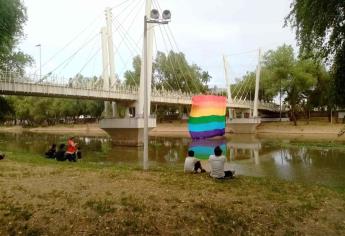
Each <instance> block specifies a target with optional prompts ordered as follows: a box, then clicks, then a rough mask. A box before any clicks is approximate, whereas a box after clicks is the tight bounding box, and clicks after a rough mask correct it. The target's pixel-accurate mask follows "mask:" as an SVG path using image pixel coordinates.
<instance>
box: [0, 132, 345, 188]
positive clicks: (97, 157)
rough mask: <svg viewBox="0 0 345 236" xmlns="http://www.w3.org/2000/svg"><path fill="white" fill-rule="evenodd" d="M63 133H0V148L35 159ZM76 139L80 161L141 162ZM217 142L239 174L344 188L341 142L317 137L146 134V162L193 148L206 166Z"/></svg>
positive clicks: (134, 155) (176, 157)
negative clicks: (198, 138)
mask: <svg viewBox="0 0 345 236" xmlns="http://www.w3.org/2000/svg"><path fill="white" fill-rule="evenodd" d="M67 138H68V136H65V135H51V134H38V133H21V134H10V133H0V152H5V153H7V156H8V158H9V159H10V158H11V153H15V152H22V153H32V154H38V155H37V158H44V157H43V153H44V152H45V151H46V150H47V149H48V148H49V146H50V145H51V144H52V143H56V144H60V143H66V140H67ZM76 142H78V143H79V144H80V146H81V148H82V153H83V161H87V162H97V163H107V164H112V163H113V164H119V165H121V164H126V165H133V166H143V165H144V163H143V160H142V156H143V154H142V152H143V149H142V148H135V147H116V146H113V145H112V144H111V140H110V139H108V138H107V137H101V138H100V137H82V136H81V137H77V138H76ZM318 144H320V145H318ZM216 145H220V146H221V147H222V149H223V150H224V153H226V157H227V164H226V168H229V169H232V170H235V171H236V173H237V174H239V175H250V176H271V177H275V178H280V179H285V180H291V181H301V182H306V183H318V184H323V185H327V186H332V187H341V188H345V143H337V145H336V147H325V145H322V143H321V142H320V141H318V143H315V142H313V141H309V140H307V139H302V140H295V139H291V138H283V139H279V140H278V139H274V138H260V137H258V136H248V135H236V136H229V137H226V138H224V139H216V140H209V141H207V142H200V141H198V142H193V141H192V140H191V139H189V138H171V137H150V143H149V162H148V163H147V165H148V166H149V167H157V166H163V167H166V166H169V167H171V168H176V169H180V170H181V169H183V163H184V158H185V156H186V153H187V151H188V149H193V150H194V151H195V152H196V155H197V156H199V157H200V158H201V159H202V164H203V165H204V166H205V167H206V169H208V168H209V167H208V163H207V155H208V154H207V152H210V150H212V149H213V147H214V146H216ZM330 146H332V145H330ZM52 162H54V160H52ZM0 164H1V163H0ZM71 164H72V163H71Z"/></svg>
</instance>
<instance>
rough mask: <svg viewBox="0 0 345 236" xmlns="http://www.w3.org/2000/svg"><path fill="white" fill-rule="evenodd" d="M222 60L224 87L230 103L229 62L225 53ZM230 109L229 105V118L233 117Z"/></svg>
mask: <svg viewBox="0 0 345 236" xmlns="http://www.w3.org/2000/svg"><path fill="white" fill-rule="evenodd" d="M223 61H224V73H225V81H226V88H227V95H228V104H229V106H230V104H232V97H231V87H230V86H231V83H230V78H229V63H228V60H227V58H226V56H225V55H223ZM231 111H232V109H231V108H230V107H229V118H230V120H231V119H233V116H232V112H231Z"/></svg>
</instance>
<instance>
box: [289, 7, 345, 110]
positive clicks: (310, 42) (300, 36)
mask: <svg viewBox="0 0 345 236" xmlns="http://www.w3.org/2000/svg"><path fill="white" fill-rule="evenodd" d="M285 23H286V24H290V25H291V26H292V27H293V28H295V29H296V35H297V40H298V42H299V44H300V55H301V56H302V57H314V58H323V59H325V60H326V61H328V62H330V63H331V64H332V67H333V70H332V74H333V79H334V84H335V87H334V89H335V91H336V94H335V96H336V99H335V101H336V103H337V104H338V105H342V106H345V96H344V92H345V76H344V74H345V63H344V55H345V1H344V0H328V1H324V0H294V1H293V2H292V4H291V12H290V14H289V15H288V16H287V17H286V19H285Z"/></svg>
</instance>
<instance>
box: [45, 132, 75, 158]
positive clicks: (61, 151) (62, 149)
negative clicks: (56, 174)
mask: <svg viewBox="0 0 345 236" xmlns="http://www.w3.org/2000/svg"><path fill="white" fill-rule="evenodd" d="M45 156H46V158H49V159H56V160H57V161H66V160H68V161H71V162H76V161H77V160H78V159H81V158H82V156H81V152H80V148H79V146H78V144H77V143H75V142H74V137H70V138H69V139H68V141H67V148H66V145H65V144H64V143H62V144H60V145H59V148H58V150H56V144H53V145H52V146H51V148H50V149H49V150H48V151H47V152H46V153H45Z"/></svg>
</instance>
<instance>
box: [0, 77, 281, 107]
mask: <svg viewBox="0 0 345 236" xmlns="http://www.w3.org/2000/svg"><path fill="white" fill-rule="evenodd" d="M0 93H1V94H6V95H22V96H38V97H57V98H73V99H88V100H103V101H115V102H121V101H128V102H133V103H134V102H135V101H136V100H137V99H138V88H136V87H126V86H121V85H120V86H116V87H115V88H114V89H111V90H104V89H103V88H101V87H99V86H98V87H97V86H95V85H93V84H89V85H85V86H81V85H78V84H73V83H71V84H58V83H56V84H54V83H50V82H44V81H41V82H36V80H35V79H34V78H30V77H26V76H21V75H19V74H18V73H13V72H2V71H0ZM194 95H198V94H190V93H183V92H179V91H166V90H156V89H153V90H152V94H151V102H152V103H158V104H175V105H179V104H180V105H191V101H192V96H194ZM228 107H229V108H233V109H236V108H238V109H252V107H253V101H247V100H242V99H232V101H231V102H230V103H228ZM259 109H260V110H267V111H279V106H278V105H276V104H273V103H265V102H259Z"/></svg>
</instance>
